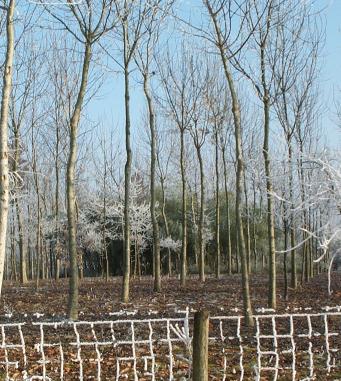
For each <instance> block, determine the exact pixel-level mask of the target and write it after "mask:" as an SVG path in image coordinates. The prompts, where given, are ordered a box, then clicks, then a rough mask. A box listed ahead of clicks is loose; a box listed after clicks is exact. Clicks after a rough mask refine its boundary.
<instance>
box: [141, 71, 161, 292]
mask: <svg viewBox="0 0 341 381" xmlns="http://www.w3.org/2000/svg"><path fill="white" fill-rule="evenodd" d="M143 90H144V94H145V97H146V99H147V105H148V113H149V129H150V216H151V220H152V227H153V258H154V269H155V277H154V291H155V292H160V291H161V259H160V234H159V224H158V221H157V218H156V213H155V203H156V194H155V168H156V129H155V113H154V107H153V101H152V97H151V95H150V89H149V77H148V73H145V74H144V76H143Z"/></svg>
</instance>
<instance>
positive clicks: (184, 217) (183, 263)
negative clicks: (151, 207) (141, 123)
mask: <svg viewBox="0 0 341 381" xmlns="http://www.w3.org/2000/svg"><path fill="white" fill-rule="evenodd" d="M184 140H185V131H184V129H181V131H180V168H181V182H182V244H181V271H180V284H181V286H182V287H184V286H185V285H186V276H187V275H186V274H187V190H186V168H185V141H184Z"/></svg>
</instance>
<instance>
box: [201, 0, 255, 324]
mask: <svg viewBox="0 0 341 381" xmlns="http://www.w3.org/2000/svg"><path fill="white" fill-rule="evenodd" d="M206 4H208V3H206ZM208 10H209V12H210V15H211V18H212V21H213V24H214V28H215V30H216V35H217V39H218V48H219V53H220V57H221V60H222V63H223V67H224V73H225V76H226V80H227V82H228V86H229V90H230V94H231V99H232V114H233V121H234V137H235V144H236V161H237V173H236V225H237V231H238V242H239V244H238V248H239V255H240V259H241V267H242V287H243V305H244V316H245V323H246V324H247V325H248V326H253V324H254V321H253V317H252V307H251V298H250V286H249V274H248V271H247V260H246V255H245V241H244V231H243V221H242V216H241V207H242V200H241V195H242V194H243V178H244V173H243V172H244V158H243V151H242V131H241V116H240V106H239V101H238V97H237V93H236V89H235V85H234V81H233V78H232V74H231V72H230V69H229V67H228V62H227V58H226V54H225V50H224V45H223V41H222V39H221V34H220V30H219V27H218V24H217V19H216V15H215V14H214V13H213V10H212V8H211V7H210V6H209V5H208Z"/></svg>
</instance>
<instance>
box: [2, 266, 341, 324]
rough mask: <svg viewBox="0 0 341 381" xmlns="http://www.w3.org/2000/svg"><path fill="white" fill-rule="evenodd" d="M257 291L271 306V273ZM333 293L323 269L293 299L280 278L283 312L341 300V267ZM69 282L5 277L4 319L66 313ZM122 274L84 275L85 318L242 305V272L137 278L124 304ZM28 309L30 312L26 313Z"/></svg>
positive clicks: (254, 284) (230, 309)
mask: <svg viewBox="0 0 341 381" xmlns="http://www.w3.org/2000/svg"><path fill="white" fill-rule="evenodd" d="M250 289H251V296H252V302H253V307H254V308H255V309H257V308H262V307H265V308H266V307H267V279H266V276H265V275H263V276H262V275H253V276H252V277H251V285H250ZM332 289H333V293H332V294H331V295H328V288H327V276H326V274H321V275H318V276H316V277H314V278H313V279H312V280H311V281H310V282H308V283H306V284H304V285H303V286H299V287H298V288H297V290H290V289H289V299H288V301H285V300H284V299H283V297H282V295H283V281H282V280H281V279H280V280H279V281H278V284H277V294H278V309H277V311H278V312H284V311H287V310H288V309H289V310H293V309H295V308H307V307H308V308H309V307H311V308H312V309H313V311H314V310H315V311H320V310H321V307H325V306H336V305H340V304H341V273H340V272H334V273H332ZM67 295H68V282H67V280H66V279H61V280H58V281H57V282H56V281H54V280H51V281H50V280H47V281H41V282H40V286H39V288H38V290H37V289H36V287H35V283H33V282H32V283H28V284H27V285H24V286H23V285H19V284H15V283H10V282H5V284H4V287H3V295H2V298H1V305H0V316H1V320H2V321H8V320H9V318H10V320H15V321H21V320H25V321H27V319H30V318H31V317H33V318H34V316H33V314H39V315H41V314H44V317H45V318H48V319H50V318H53V319H59V318H65V315H66V311H67ZM120 295H121V278H112V279H110V280H109V281H108V282H106V281H105V280H103V279H99V278H87V279H83V280H82V281H80V288H79V310H80V318H81V319H94V318H96V319H100V318H105V317H108V316H110V315H109V314H111V313H113V312H114V313H115V312H116V313H117V312H119V311H122V314H123V311H126V312H127V314H128V315H129V316H135V317H138V316H150V315H156V314H158V315H167V316H172V315H173V314H174V313H177V312H178V311H181V310H185V309H186V307H187V306H188V307H190V308H191V309H200V308H205V309H207V310H208V311H209V312H210V314H211V315H216V314H219V315H221V314H228V315H236V314H238V312H241V311H242V291H241V277H240V275H232V276H225V275H223V276H222V277H221V279H219V280H217V279H215V278H207V279H206V282H205V283H200V282H199V280H198V279H197V277H195V276H192V277H191V278H190V279H189V280H188V282H187V286H186V287H185V288H184V289H183V288H181V286H180V284H179V280H178V279H175V278H171V279H169V278H167V277H165V278H163V280H162V291H161V292H160V293H154V292H153V280H152V279H151V278H150V277H144V278H142V279H140V280H139V279H132V281H131V293H130V301H131V302H130V303H129V304H122V303H121V302H120ZM26 315H27V316H26Z"/></svg>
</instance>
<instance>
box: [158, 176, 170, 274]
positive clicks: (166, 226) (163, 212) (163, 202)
mask: <svg viewBox="0 0 341 381" xmlns="http://www.w3.org/2000/svg"><path fill="white" fill-rule="evenodd" d="M164 181H165V180H164V178H163V177H162V176H161V179H160V183H161V196H162V205H161V215H162V219H163V223H164V225H165V232H166V237H169V226H168V220H167V215H166V193H165V184H164ZM167 251H168V276H172V256H171V250H170V248H167Z"/></svg>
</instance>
